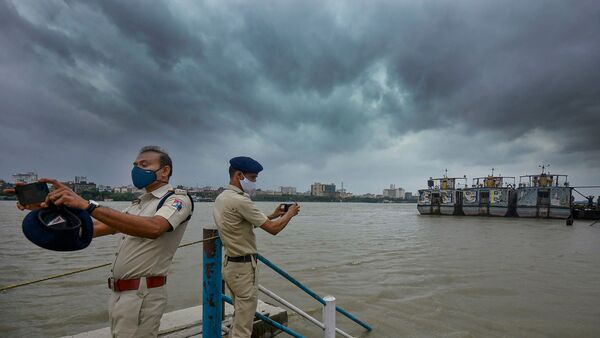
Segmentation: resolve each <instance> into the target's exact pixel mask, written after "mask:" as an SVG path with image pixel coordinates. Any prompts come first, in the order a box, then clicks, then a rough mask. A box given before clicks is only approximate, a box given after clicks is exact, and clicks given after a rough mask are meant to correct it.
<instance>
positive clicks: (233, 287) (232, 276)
mask: <svg viewBox="0 0 600 338" xmlns="http://www.w3.org/2000/svg"><path fill="white" fill-rule="evenodd" d="M229 164H230V166H229V185H228V186H227V188H226V189H225V190H224V191H223V192H222V193H221V194H219V196H218V197H217V198H216V200H215V204H214V209H213V217H214V219H215V224H216V225H217V228H218V229H219V235H220V237H221V240H222V242H223V246H224V250H225V260H224V262H223V279H224V280H225V285H226V286H227V289H228V290H229V292H230V293H231V295H232V299H233V304H234V308H235V315H234V318H233V324H232V326H231V331H230V332H229V337H230V338H250V336H251V335H252V322H253V320H254V313H255V312H256V306H257V304H258V278H257V277H258V273H257V270H256V254H257V253H258V250H257V249H256V237H255V235H254V228H256V227H260V228H262V229H263V230H265V231H267V232H268V233H270V234H272V235H277V234H278V233H279V232H280V231H281V230H283V228H285V226H286V225H287V224H288V223H289V222H290V220H291V219H292V217H294V216H296V215H298V212H299V211H300V206H299V205H298V204H297V203H295V204H293V205H292V206H290V207H289V209H288V211H287V212H286V211H284V209H283V207H282V205H280V206H278V207H277V209H275V211H274V212H273V213H272V214H271V215H269V216H265V214H263V213H262V211H260V210H259V209H258V208H257V207H256V205H255V204H254V202H252V200H251V199H250V196H251V195H252V194H253V193H254V191H255V189H256V178H257V177H258V174H259V173H260V172H261V171H262V170H263V167H262V165H260V163H258V162H257V161H256V160H254V159H252V158H250V157H245V156H240V157H234V158H232V159H231V160H230V161H229Z"/></svg>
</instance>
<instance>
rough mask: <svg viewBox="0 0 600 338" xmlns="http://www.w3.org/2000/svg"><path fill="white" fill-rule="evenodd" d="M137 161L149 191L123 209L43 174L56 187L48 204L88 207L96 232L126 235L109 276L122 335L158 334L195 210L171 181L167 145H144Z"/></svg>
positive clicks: (138, 181) (113, 317) (137, 177)
mask: <svg viewBox="0 0 600 338" xmlns="http://www.w3.org/2000/svg"><path fill="white" fill-rule="evenodd" d="M133 166H134V167H133V170H132V172H131V176H132V180H133V184H134V185H135V186H136V187H137V188H139V189H142V188H144V189H145V190H146V193H145V194H143V195H141V196H140V198H139V199H137V200H135V201H134V202H133V203H132V204H131V205H130V206H129V207H128V208H127V209H125V210H124V211H123V212H119V211H116V210H112V209H110V208H107V207H104V206H100V205H99V204H98V203H97V202H95V201H86V200H84V199H83V198H81V197H80V196H78V195H77V194H76V193H74V192H73V191H72V190H71V189H69V188H68V187H67V186H65V185H63V184H61V183H60V182H58V181H56V180H53V179H41V180H40V181H41V182H46V183H50V184H52V185H53V186H54V187H55V188H56V190H54V191H52V192H50V194H48V197H47V199H46V202H44V203H42V207H46V206H48V205H49V204H55V205H66V206H68V207H72V208H77V209H86V210H87V211H88V212H89V213H90V214H91V215H92V217H93V218H94V237H99V236H104V235H109V234H117V233H120V234H121V235H122V238H121V243H120V245H119V249H118V251H117V253H116V257H115V261H114V263H113V267H112V269H111V275H112V276H111V277H110V278H109V280H108V286H109V288H110V289H111V290H112V295H111V298H110V301H109V310H108V311H109V317H110V329H111V334H112V336H113V337H119V338H120V337H156V336H157V335H158V329H159V326H160V318H161V317H162V314H163V312H164V311H165V307H166V305H167V294H166V289H165V284H166V281H167V273H168V270H169V266H170V265H171V261H172V260H173V255H174V254H175V251H176V250H177V247H178V246H179V243H180V241H181V238H182V237H183V233H184V232H185V228H186V226H187V223H188V220H189V219H190V217H191V215H192V210H193V202H192V201H191V199H190V197H189V196H188V195H187V193H186V192H185V191H183V190H178V189H173V187H172V186H171V185H170V184H169V178H170V177H171V175H172V173H173V163H172V161H171V158H170V157H169V155H168V154H167V153H166V152H165V151H164V150H162V149H161V148H159V147H156V146H148V147H144V148H142V149H141V150H140V152H139V154H138V156H137V158H136V159H135V161H134V162H133ZM20 207H21V208H23V207H22V206H20Z"/></svg>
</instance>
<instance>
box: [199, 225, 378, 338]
mask: <svg viewBox="0 0 600 338" xmlns="http://www.w3.org/2000/svg"><path fill="white" fill-rule="evenodd" d="M203 237H204V238H205V239H206V240H205V241H204V244H203V263H202V270H203V280H202V336H203V337H205V338H220V337H221V325H222V319H223V318H222V311H223V305H222V302H223V301H226V302H228V303H229V304H231V298H229V297H228V296H227V295H225V294H223V284H222V276H221V265H222V263H221V261H222V243H221V239H220V238H218V231H217V229H216V228H204V230H203ZM209 239H210V240H209ZM257 258H258V260H259V261H261V262H262V263H264V264H265V265H267V266H268V267H269V268H271V269H272V270H273V271H275V272H277V273H278V274H279V275H281V276H282V277H284V278H285V279H287V280H288V281H290V282H291V283H292V284H294V285H296V286H297V287H298V288H300V289H301V290H302V291H304V292H306V293H307V294H308V295H310V296H311V297H312V298H314V299H315V300H317V301H318V302H319V303H321V304H322V305H323V307H324V308H323V322H319V321H318V320H317V319H315V318H313V317H312V316H310V315H308V314H307V313H306V312H304V311H302V310H301V309H299V308H298V307H296V306H295V305H293V304H291V303H290V302H288V301H286V300H285V299H283V298H281V297H279V296H277V295H276V294H275V293H273V292H272V291H270V290H268V289H266V288H265V287H263V286H261V285H259V290H260V291H261V292H263V293H265V294H266V295H268V296H269V297H271V298H273V299H275V300H276V301H278V302H279V303H280V304H282V305H284V306H285V307H287V308H289V309H290V310H292V311H294V312H295V313H297V314H299V315H300V316H302V317H303V318H305V319H307V320H308V321H309V322H311V323H312V324H314V325H316V326H318V327H319V328H321V329H322V330H323V337H325V338H333V337H335V334H336V333H339V334H340V335H342V336H344V337H346V338H352V336H351V335H349V334H347V333H346V332H344V331H342V330H340V329H338V328H337V327H336V324H335V314H336V312H339V313H341V314H343V315H344V316H346V317H347V318H349V319H350V320H352V321H354V322H355V323H357V324H359V325H360V326H362V327H364V328H365V329H367V330H368V331H372V328H371V326H369V325H368V324H366V323H365V322H363V321H361V320H359V319H358V318H356V316H354V315H352V314H351V313H349V312H347V311H346V310H344V309H342V308H340V307H339V306H336V305H335V298H334V297H333V296H325V297H320V296H319V295H317V294H316V293H315V292H313V291H312V290H310V289H309V288H307V287H306V286H304V285H303V284H302V283H300V282H299V281H298V280H296V279H295V278H293V277H292V276H290V275H289V274H288V273H287V272H285V271H284V270H283V269H281V268H279V267H278V266H277V265H275V264H274V263H273V262H271V261H269V260H268V259H266V258H265V257H264V256H262V255H258V256H257ZM256 316H257V317H258V318H259V319H261V320H263V321H265V322H266V323H268V324H270V325H272V326H274V327H276V328H278V329H280V330H282V331H283V332H285V333H287V334H289V335H291V336H293V337H302V336H301V335H300V334H298V333H297V332H295V331H294V330H292V329H290V328H288V327H286V326H283V325H281V324H280V323H277V322H275V321H273V320H272V319H270V318H268V317H266V316H264V315H262V314H261V313H259V312H256Z"/></svg>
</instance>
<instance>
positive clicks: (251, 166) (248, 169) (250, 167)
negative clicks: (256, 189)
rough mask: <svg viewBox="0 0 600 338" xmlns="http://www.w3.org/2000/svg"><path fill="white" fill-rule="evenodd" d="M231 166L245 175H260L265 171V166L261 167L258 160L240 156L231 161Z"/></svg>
mask: <svg viewBox="0 0 600 338" xmlns="http://www.w3.org/2000/svg"><path fill="white" fill-rule="evenodd" d="M229 164H231V166H232V167H233V168H235V169H237V170H239V171H241V172H243V173H255V174H258V173H259V172H261V171H262V170H263V166H262V165H260V163H258V162H257V161H256V160H254V159H252V158H250V157H246V156H238V157H234V158H232V159H231V160H229Z"/></svg>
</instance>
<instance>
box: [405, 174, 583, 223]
mask: <svg viewBox="0 0 600 338" xmlns="http://www.w3.org/2000/svg"><path fill="white" fill-rule="evenodd" d="M540 167H541V168H542V172H541V173H540V174H537V175H523V176H520V177H519V183H518V185H517V184H516V182H515V181H516V179H515V177H512V176H501V175H500V176H495V175H494V169H492V174H491V175H488V176H485V177H476V178H473V181H472V184H471V186H470V187H469V186H468V185H467V178H466V176H464V177H448V176H447V171H446V174H444V176H443V177H439V178H432V177H430V178H429V180H428V181H427V185H428V188H427V189H421V190H419V198H418V200H417V210H418V211H419V213H420V214H422V215H466V216H498V217H537V218H558V219H567V218H572V217H573V216H574V212H573V207H574V203H573V202H574V198H573V187H571V186H569V182H568V181H567V175H561V174H550V173H549V172H545V169H546V167H547V166H540ZM461 181H462V185H461ZM580 213H581V214H582V215H583V212H580Z"/></svg>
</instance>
